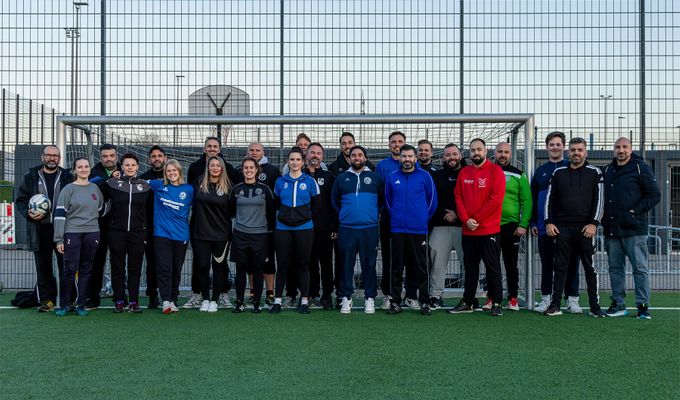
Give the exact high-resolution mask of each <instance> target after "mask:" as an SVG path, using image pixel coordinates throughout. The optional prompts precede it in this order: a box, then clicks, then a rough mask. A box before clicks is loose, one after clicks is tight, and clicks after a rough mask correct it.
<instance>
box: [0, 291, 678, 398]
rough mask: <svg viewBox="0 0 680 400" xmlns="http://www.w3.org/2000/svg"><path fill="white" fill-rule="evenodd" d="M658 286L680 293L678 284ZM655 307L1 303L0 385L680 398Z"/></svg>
mask: <svg viewBox="0 0 680 400" xmlns="http://www.w3.org/2000/svg"><path fill="white" fill-rule="evenodd" d="M603 297H604V296H603ZM10 298H11V294H9V293H3V294H2V295H0V305H7V304H8V303H9V300H10ZM653 299H654V300H655V302H654V305H656V306H665V307H677V306H678V305H680V300H679V299H680V295H678V294H677V293H669V294H658V295H657V294H654V295H653ZM455 302H456V300H454V299H447V304H448V305H453V304H454V303H455ZM105 304H106V303H105ZM603 304H604V302H603ZM355 305H356V304H355ZM632 314H633V315H634V313H632ZM652 315H653V319H652V320H650V321H642V320H637V319H635V318H633V317H625V318H607V319H596V318H591V317H587V316H586V315H567V314H565V315H563V316H561V317H552V318H551V317H544V316H541V315H539V314H536V313H533V312H529V311H525V310H522V311H520V312H516V313H515V312H509V311H506V312H505V315H504V316H503V317H501V318H492V317H490V316H489V315H488V314H487V313H474V314H466V315H450V314H447V313H446V312H444V311H435V312H434V314H433V315H432V316H430V317H424V316H421V315H419V314H418V312H417V311H412V310H405V311H404V312H403V313H402V314H400V315H396V316H392V315H387V314H385V312H384V311H382V310H377V313H376V314H375V315H365V314H363V312H362V310H359V309H355V310H353V311H352V314H350V315H341V314H339V313H338V312H334V311H323V310H312V313H311V314H310V315H299V314H297V313H296V312H294V311H293V310H285V309H284V311H283V312H282V313H281V314H279V315H269V314H268V313H266V310H265V311H264V312H263V313H262V314H260V315H253V314H251V313H249V312H246V313H244V314H240V315H235V314H232V313H231V310H220V312H218V313H216V314H204V313H200V312H198V310H181V311H180V312H179V313H178V314H176V315H167V316H166V315H162V314H161V312H160V311H159V310H146V309H145V310H144V313H143V314H140V315H132V314H127V313H125V314H113V313H112V311H111V310H110V309H99V310H96V311H93V312H92V313H91V314H90V315H89V316H87V317H84V318H81V317H77V316H75V314H69V315H68V316H67V317H63V318H57V317H56V316H54V315H51V314H44V313H37V312H35V310H33V309H30V310H17V309H4V310H0V344H2V346H1V349H2V362H1V363H0V374H2V375H1V376H2V380H1V382H2V389H1V390H2V398H6V399H15V398H40V399H41V398H47V397H48V396H49V397H51V398H68V399H79V398H84V399H95V398H106V399H128V398H129V399H143V398H154V399H161V398H162V399H193V398H198V397H202V398H223V399H227V398H228V399H232V398H244V399H245V398H248V399H298V398H310V399H314V398H322V399H351V398H357V399H359V398H361V399H375V398H384V399H452V398H487V399H488V398H498V399H501V398H551V399H556V398H564V399H566V398H616V399H627V398H663V399H665V398H678V397H680V387H679V384H678V379H677V378H678V376H680V334H679V333H680V311H678V310H666V311H664V310H657V311H652Z"/></svg>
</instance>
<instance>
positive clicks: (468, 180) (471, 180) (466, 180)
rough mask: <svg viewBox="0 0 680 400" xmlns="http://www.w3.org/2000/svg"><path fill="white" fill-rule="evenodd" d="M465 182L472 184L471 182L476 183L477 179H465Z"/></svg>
mask: <svg viewBox="0 0 680 400" xmlns="http://www.w3.org/2000/svg"><path fill="white" fill-rule="evenodd" d="M463 183H465V184H468V185H471V184H473V183H475V180H474V179H463Z"/></svg>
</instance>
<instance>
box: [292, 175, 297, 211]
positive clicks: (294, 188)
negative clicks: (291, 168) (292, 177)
mask: <svg viewBox="0 0 680 400" xmlns="http://www.w3.org/2000/svg"><path fill="white" fill-rule="evenodd" d="M297 185H298V181H297V180H296V181H295V183H294V184H293V208H295V207H296V206H297Z"/></svg>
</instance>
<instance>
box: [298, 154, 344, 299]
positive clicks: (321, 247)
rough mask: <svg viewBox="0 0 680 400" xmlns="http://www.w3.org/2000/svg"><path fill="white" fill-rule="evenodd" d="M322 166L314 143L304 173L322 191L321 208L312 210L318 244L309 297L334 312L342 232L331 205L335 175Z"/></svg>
mask: <svg viewBox="0 0 680 400" xmlns="http://www.w3.org/2000/svg"><path fill="white" fill-rule="evenodd" d="M322 163H323V146H322V145H321V144H320V143H318V142H314V143H312V144H310V145H309V147H308V148H307V164H306V167H305V169H304V172H305V173H306V174H307V175H309V176H311V177H312V178H314V180H315V181H316V183H317V184H318V185H319V189H320V193H319V199H320V200H319V204H320V207H319V208H316V209H312V220H313V222H314V243H313V244H312V254H311V258H310V262H309V279H310V280H309V282H310V283H309V297H310V298H311V299H312V301H311V303H312V304H313V305H314V306H317V307H319V306H321V307H323V308H324V310H330V309H332V308H333V301H332V299H331V295H332V294H333V240H334V239H335V238H336V236H337V231H338V214H337V213H336V211H335V208H333V205H332V203H331V192H332V190H333V183H334V181H335V175H333V173H332V172H331V171H328V170H324V169H322V168H321V164H322ZM291 275H292V274H291ZM320 283H321V285H320ZM320 286H321V287H320ZM321 288H323V296H321V290H320V289H321Z"/></svg>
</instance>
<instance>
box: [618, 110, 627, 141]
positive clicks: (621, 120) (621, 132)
mask: <svg viewBox="0 0 680 400" xmlns="http://www.w3.org/2000/svg"><path fill="white" fill-rule="evenodd" d="M616 118H617V119H618V120H619V137H623V130H621V124H622V123H623V120H624V119H626V117H624V116H623V115H619V116H618V117H616Z"/></svg>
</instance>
